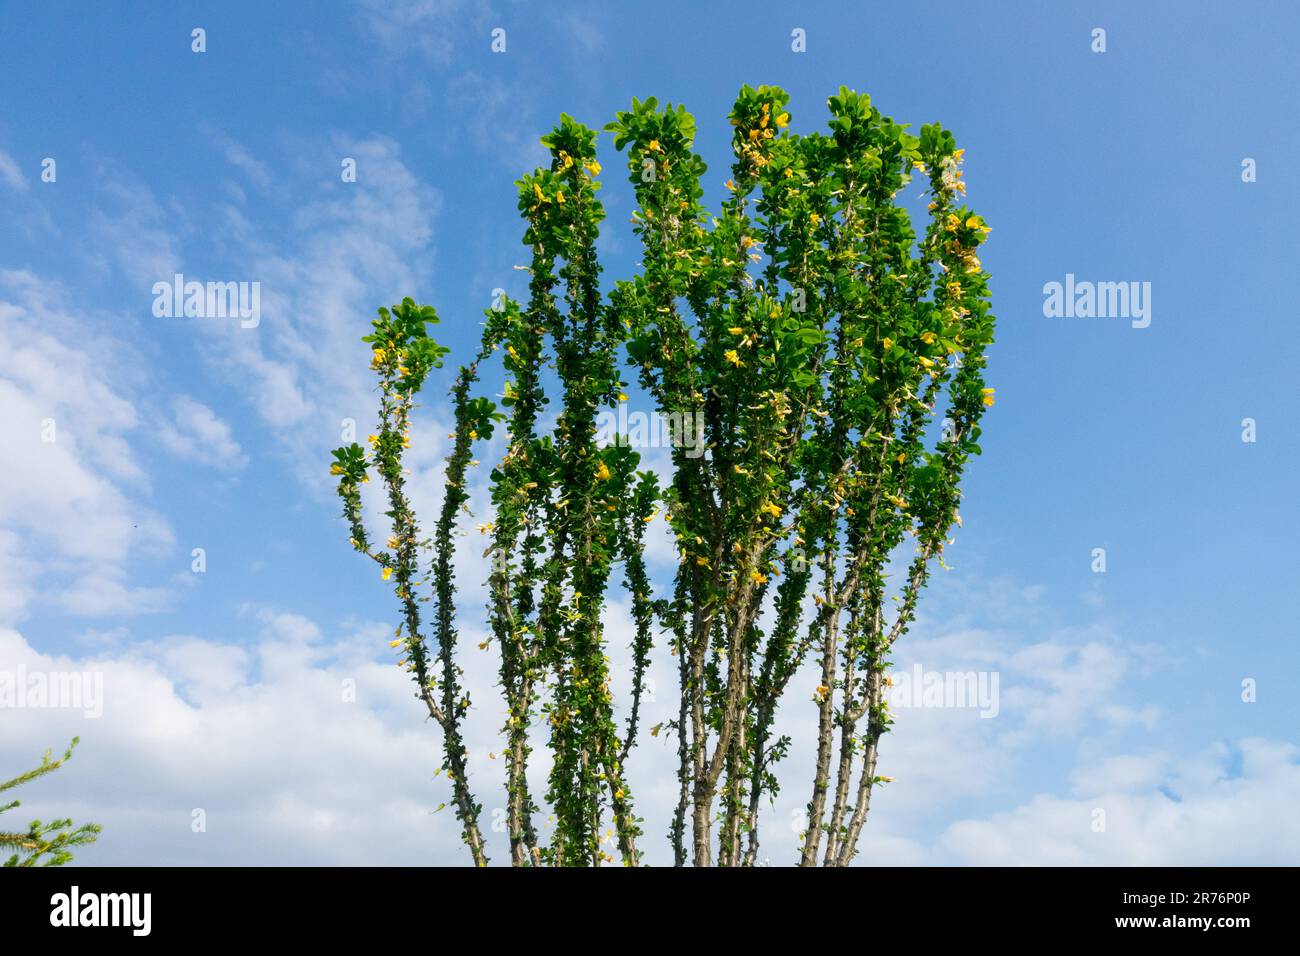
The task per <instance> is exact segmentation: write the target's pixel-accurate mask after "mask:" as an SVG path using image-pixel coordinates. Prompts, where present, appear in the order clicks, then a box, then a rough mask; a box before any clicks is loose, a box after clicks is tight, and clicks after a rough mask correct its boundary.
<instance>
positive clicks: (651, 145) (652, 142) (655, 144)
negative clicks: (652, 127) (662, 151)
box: [646, 139, 659, 153]
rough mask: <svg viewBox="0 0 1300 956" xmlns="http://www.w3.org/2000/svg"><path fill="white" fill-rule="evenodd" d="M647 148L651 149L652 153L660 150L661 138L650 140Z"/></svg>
mask: <svg viewBox="0 0 1300 956" xmlns="http://www.w3.org/2000/svg"><path fill="white" fill-rule="evenodd" d="M646 149H648V150H650V152H652V153H657V152H659V140H657V139H652V140H650V142H649V143H648V144H647V145H646Z"/></svg>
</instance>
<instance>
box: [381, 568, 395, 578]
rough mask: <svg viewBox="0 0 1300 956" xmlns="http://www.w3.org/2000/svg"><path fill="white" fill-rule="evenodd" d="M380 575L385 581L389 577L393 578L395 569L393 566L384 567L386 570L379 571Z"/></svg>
mask: <svg viewBox="0 0 1300 956" xmlns="http://www.w3.org/2000/svg"><path fill="white" fill-rule="evenodd" d="M379 576H380V577H381V578H383V579H384V580H385V581H387V580H388V579H389V578H391V577H392V576H393V569H392V568H384V570H382V571H380V572H379Z"/></svg>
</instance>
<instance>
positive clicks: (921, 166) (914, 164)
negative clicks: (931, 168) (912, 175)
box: [912, 159, 925, 172]
mask: <svg viewBox="0 0 1300 956" xmlns="http://www.w3.org/2000/svg"><path fill="white" fill-rule="evenodd" d="M912 168H913V169H917V170H920V171H921V172H925V163H923V162H921V161H920V160H919V159H914V160H912Z"/></svg>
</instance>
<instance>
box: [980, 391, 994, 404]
mask: <svg viewBox="0 0 1300 956" xmlns="http://www.w3.org/2000/svg"><path fill="white" fill-rule="evenodd" d="M980 391H982V392H983V393H984V399H983V400H984V404H985V405H989V406H992V404H993V393H994V392H995V391H996V389H992V388H984V389H980Z"/></svg>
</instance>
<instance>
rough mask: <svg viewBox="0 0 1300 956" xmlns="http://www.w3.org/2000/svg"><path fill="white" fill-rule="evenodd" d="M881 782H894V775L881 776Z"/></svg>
mask: <svg viewBox="0 0 1300 956" xmlns="http://www.w3.org/2000/svg"><path fill="white" fill-rule="evenodd" d="M880 782H881V783H893V782H894V778H893V777H881V778H880Z"/></svg>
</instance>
